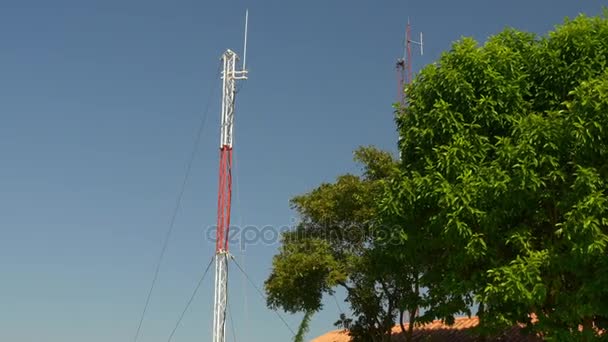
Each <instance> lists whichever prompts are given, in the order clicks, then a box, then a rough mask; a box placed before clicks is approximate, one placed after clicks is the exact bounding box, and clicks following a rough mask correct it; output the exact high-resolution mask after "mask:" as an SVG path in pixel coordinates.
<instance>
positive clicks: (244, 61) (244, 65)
mask: <svg viewBox="0 0 608 342" xmlns="http://www.w3.org/2000/svg"><path fill="white" fill-rule="evenodd" d="M248 26H249V9H247V10H245V41H244V43H243V70H247V27H248Z"/></svg>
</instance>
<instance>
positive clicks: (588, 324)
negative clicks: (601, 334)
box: [583, 316, 595, 341]
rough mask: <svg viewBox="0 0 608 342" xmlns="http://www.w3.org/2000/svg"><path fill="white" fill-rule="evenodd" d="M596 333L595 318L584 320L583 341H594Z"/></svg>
mask: <svg viewBox="0 0 608 342" xmlns="http://www.w3.org/2000/svg"><path fill="white" fill-rule="evenodd" d="M594 335H595V333H594V331H593V317H591V316H587V317H585V318H583V341H592V340H593V337H594Z"/></svg>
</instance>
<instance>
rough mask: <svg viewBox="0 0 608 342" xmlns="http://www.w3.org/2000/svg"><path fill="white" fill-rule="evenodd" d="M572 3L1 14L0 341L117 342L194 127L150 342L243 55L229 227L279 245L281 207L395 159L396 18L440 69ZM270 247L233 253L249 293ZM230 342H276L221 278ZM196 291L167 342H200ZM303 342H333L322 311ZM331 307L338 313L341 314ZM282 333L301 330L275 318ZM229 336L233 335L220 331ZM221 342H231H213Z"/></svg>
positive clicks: (181, 270)
mask: <svg viewBox="0 0 608 342" xmlns="http://www.w3.org/2000/svg"><path fill="white" fill-rule="evenodd" d="M603 3H605V2H603V1H599V0H595V1H593V0H586V1H565V0H561V1H550V0H536V1H529V0H528V1H522V0H514V1H487V0H483V1H482V0H478V1H473V0H463V1H457V2H455V1H437V0H427V1H392V0H386V1H363V0H356V1H345V0H344V1H343V0H332V1H328V0H325V1H316V0H315V1H313V0H310V1H298V2H296V1H278V0H277V1H246V0H239V1H237V0H226V1H202V0H197V1H194V0H174V1H157V0H146V1H143V0H130V1H129V0H121V1H118V0H97V1H93V0H54V1H42V0H39V1H34V0H20V1H16V0H3V1H2V3H1V4H0V158H1V159H0V164H1V166H0V231H1V232H2V235H1V238H0V277H1V278H0V308H1V309H0V340H3V341H14V342H39V341H48V342H80V341H88V342H101V341H104V342H106V341H132V340H133V335H134V334H135V330H136V328H137V322H138V318H139V315H140V312H141V310H142V308H143V304H144V300H145V295H146V291H147V289H148V287H149V285H150V281H151V278H152V275H153V271H154V266H155V262H156V258H157V256H158V253H159V252H160V248H161V245H162V240H163V236H164V234H165V233H166V231H167V228H168V222H169V218H170V215H171V212H172V208H173V205H174V202H175V198H176V196H177V192H178V189H179V185H180V183H181V180H182V177H183V175H184V172H185V169H186V163H187V161H188V157H189V154H190V151H191V149H192V142H193V139H194V136H195V133H196V129H197V125H198V122H199V120H200V117H201V115H202V113H203V112H204V108H205V107H206V106H207V104H208V101H209V95H208V94H209V93H210V91H211V87H214V88H216V89H215V90H216V91H215V96H214V97H212V98H211V102H210V112H209V117H208V120H207V125H206V127H205V129H204V135H203V137H202V140H201V143H200V145H199V150H198V153H197V155H196V160H195V162H194V165H193V170H192V172H193V173H192V177H191V179H190V182H189V183H188V187H187V189H186V193H185V197H184V201H183V206H182V208H181V211H180V213H179V216H178V218H177V221H176V226H175V232H174V234H173V236H172V238H171V241H170V244H169V247H168V250H167V254H166V258H165V260H164V262H163V264H162V268H161V273H160V277H159V281H158V283H157V287H156V290H155V292H154V293H153V296H152V301H151V304H150V307H149V312H148V315H147V317H146V320H145V321H144V325H143V328H142V335H141V338H140V341H146V342H156V341H166V340H167V337H168V335H169V333H170V332H171V329H172V327H173V325H174V324H175V322H176V319H177V317H178V315H179V313H180V312H181V310H182V308H183V307H184V305H185V302H186V301H187V299H188V297H189V295H190V292H191V291H192V288H193V287H194V285H195V283H196V281H197V279H198V277H199V276H200V275H201V272H202V269H203V267H204V266H205V265H206V264H207V262H208V261H209V259H210V257H211V255H212V253H213V245H212V243H211V242H209V241H208V240H206V239H205V232H206V230H207V228H208V227H209V226H212V225H213V224H214V223H215V213H216V205H217V199H216V198H217V194H216V193H217V170H218V165H217V163H218V151H217V149H218V141H219V137H218V134H219V133H218V132H219V130H218V120H219V103H220V99H219V79H217V74H216V70H217V67H218V63H219V57H220V55H221V54H222V52H223V51H224V50H225V49H226V48H232V49H235V50H237V51H238V52H240V51H241V45H242V30H243V13H244V10H245V8H247V7H248V8H249V9H250V37H249V38H250V39H249V42H250V45H249V50H248V52H249V56H248V66H249V70H250V79H249V80H248V81H247V82H246V83H245V84H243V85H242V88H241V91H240V92H239V94H238V98H237V102H238V103H237V112H236V128H235V134H236V138H235V158H236V173H237V180H238V181H237V182H236V183H237V184H236V185H235V186H236V192H235V204H234V211H233V222H234V223H235V224H237V225H242V226H245V225H251V226H257V227H263V226H265V225H270V226H273V227H284V226H288V225H290V224H291V223H292V222H293V219H294V216H293V215H294V213H293V212H292V211H291V210H290V208H289V203H288V201H289V199H290V198H291V197H292V196H294V195H296V194H299V193H302V192H305V191H308V190H310V189H312V188H313V187H314V186H316V185H318V184H319V183H320V182H323V181H331V180H332V179H334V177H335V176H337V175H338V174H340V173H343V172H346V171H356V170H357V168H356V166H355V165H354V164H353V163H352V151H353V150H354V149H355V148H356V147H357V146H359V145H369V144H373V145H376V146H378V147H381V148H384V149H388V150H391V151H395V142H396V133H395V130H394V126H393V121H392V109H391V104H392V102H394V101H395V98H396V77H395V71H394V63H395V59H396V58H397V57H398V56H399V54H400V53H401V51H402V47H401V43H402V40H403V31H404V26H405V22H406V20H407V17H408V16H410V17H411V20H412V23H413V25H414V28H413V31H414V32H415V33H416V32H418V31H424V34H425V43H426V46H425V55H424V56H422V57H419V56H417V57H415V64H414V66H415V69H418V68H419V67H420V66H422V65H424V64H427V63H430V62H432V61H434V60H436V59H437V58H438V56H439V55H440V53H441V52H442V51H444V50H446V49H449V47H450V44H451V42H453V41H454V40H456V39H458V38H459V37H461V36H473V37H475V38H477V39H478V40H480V41H484V40H485V39H486V38H487V37H488V36H489V35H490V34H493V33H497V32H498V31H500V30H501V29H503V28H504V27H505V26H512V27H515V28H518V29H523V30H527V31H533V32H537V33H544V32H546V31H547V30H550V29H551V28H552V27H553V26H554V25H555V24H557V23H560V22H561V21H562V19H563V18H564V17H565V16H575V15H577V14H578V13H580V12H584V13H587V14H593V15H595V14H599V13H600V12H601V5H602V4H603ZM277 247H278V244H276V243H273V244H257V245H252V246H248V248H247V249H246V250H245V251H244V252H241V251H238V250H237V251H234V254H235V255H236V256H237V258H238V260H240V262H241V263H242V264H243V265H244V267H245V269H246V271H247V272H248V273H250V274H251V278H252V279H253V281H254V282H256V283H257V284H258V286H260V287H261V286H262V283H263V281H264V279H265V278H266V276H267V275H268V273H269V269H270V265H271V259H272V256H273V254H274V253H275V252H276V249H277ZM230 274H231V278H230V279H231V285H230V291H231V292H230V295H231V299H230V307H231V314H232V316H233V318H234V320H235V321H236V322H237V324H236V329H235V330H236V340H240V341H242V340H247V341H288V340H289V338H290V333H289V331H288V330H287V329H286V328H285V327H284V326H283V325H282V323H281V322H280V321H279V320H278V319H277V317H276V316H275V314H274V313H272V312H270V311H268V310H267V309H266V308H265V305H264V302H263V300H262V299H261V298H259V296H258V295H257V293H256V291H255V290H254V289H253V288H252V287H251V286H249V285H248V284H247V283H246V280H245V279H244V278H243V277H242V276H241V275H240V274H239V273H238V270H237V269H236V268H233V269H232V270H231V273H230ZM212 280H213V279H212V276H211V274H210V275H209V277H208V278H207V280H206V281H205V284H204V286H203V287H202V288H201V291H200V292H199V295H198V297H197V299H196V300H195V302H194V303H193V305H192V307H191V310H190V311H189V312H188V314H187V315H186V318H185V319H184V321H183V323H182V325H181V327H180V329H179V330H178V332H177V334H176V335H175V338H174V341H208V340H210V327H211V319H212V314H211V307H212V299H213V294H212V284H213V281H212ZM326 304H327V305H326V307H325V310H323V312H321V313H319V314H317V315H316V316H315V317H314V319H313V322H312V327H311V332H310V337H313V336H316V335H319V334H321V333H323V332H325V331H327V330H331V329H333V322H334V321H335V319H336V317H337V308H336V305H335V303H334V302H333V300H331V298H329V299H328V301H327V303H326ZM343 306H345V305H343ZM287 321H288V322H289V323H290V324H292V326H293V327H294V328H295V326H296V325H297V323H298V322H299V316H295V317H287ZM228 328H229V329H228V330H229V331H231V330H232V329H231V328H230V326H229V327H228ZM229 340H234V339H233V336H231V335H230V336H229Z"/></svg>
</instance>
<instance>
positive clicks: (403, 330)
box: [399, 310, 407, 336]
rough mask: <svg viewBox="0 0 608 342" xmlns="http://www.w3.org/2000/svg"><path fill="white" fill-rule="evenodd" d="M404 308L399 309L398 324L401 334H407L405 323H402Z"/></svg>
mask: <svg viewBox="0 0 608 342" xmlns="http://www.w3.org/2000/svg"><path fill="white" fill-rule="evenodd" d="M404 313H405V310H399V325H400V326H401V333H402V334H403V336H405V335H407V331H406V330H405V325H404V324H403V314H404Z"/></svg>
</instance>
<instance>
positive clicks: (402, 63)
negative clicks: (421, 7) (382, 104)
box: [397, 18, 424, 106]
mask: <svg viewBox="0 0 608 342" xmlns="http://www.w3.org/2000/svg"><path fill="white" fill-rule="evenodd" d="M412 44H415V45H418V46H420V55H421V56H422V55H423V54H424V42H423V40H422V32H420V40H419V41H415V40H412V29H411V25H410V19H409V18H408V19H407V26H406V27H405V44H404V45H405V46H404V51H403V57H402V58H399V59H397V83H398V84H397V86H398V89H397V91H398V93H397V96H398V97H397V99H398V100H399V103H401V104H402V105H404V106H405V105H407V101H406V98H405V93H404V89H405V84H410V83H412V79H413V76H412V75H413V72H412Z"/></svg>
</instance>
